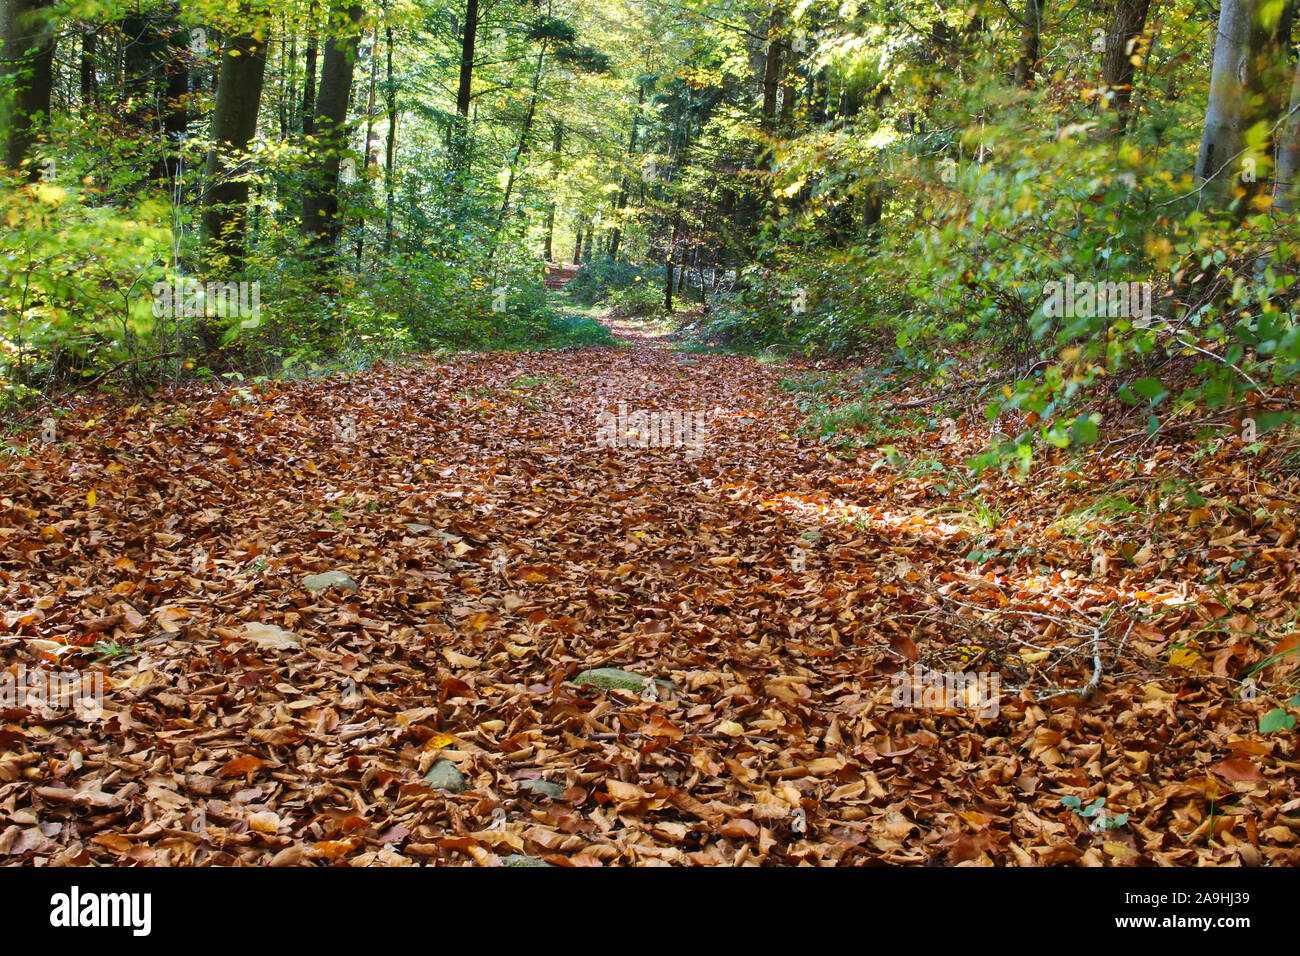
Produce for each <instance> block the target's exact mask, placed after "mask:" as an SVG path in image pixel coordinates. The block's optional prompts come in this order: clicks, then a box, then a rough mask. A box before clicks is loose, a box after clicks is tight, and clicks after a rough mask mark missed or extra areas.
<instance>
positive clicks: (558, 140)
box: [542, 120, 564, 262]
mask: <svg viewBox="0 0 1300 956" xmlns="http://www.w3.org/2000/svg"><path fill="white" fill-rule="evenodd" d="M554 125H555V138H554V139H553V140H552V141H551V176H552V177H553V178H554V177H558V176H559V174H560V152H561V151H562V150H563V149H564V124H563V123H562V122H560V121H559V120H556V121H555V124H554ZM554 246H555V200H554V199H552V200H551V203H550V205H549V206H547V207H546V245H545V247H544V248H543V250H542V258H543V259H545V260H546V261H547V262H553V261H554V260H553V259H552V258H551V256H552V253H553V251H554Z"/></svg>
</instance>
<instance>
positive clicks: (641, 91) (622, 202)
mask: <svg viewBox="0 0 1300 956" xmlns="http://www.w3.org/2000/svg"><path fill="white" fill-rule="evenodd" d="M644 108H645V84H644V83H638V84H637V88H636V113H634V114H633V116H632V132H631V134H630V135H629V136H628V140H627V155H628V159H629V160H631V159H635V158H636V134H637V126H638V124H639V123H640V122H641V111H642V110H643V109H644ZM627 189H628V178H627V176H626V175H624V176H623V179H622V181H621V182H620V184H619V189H618V197H617V198H616V199H615V200H614V228H613V230H611V232H610V236H609V259H610V261H611V262H613V261H614V260H615V259H617V258H618V247H619V244H620V243H621V242H622V241H623V230H622V229H620V228H619V218H618V217H619V216H620V215H622V210H623V208H624V207H625V206H627Z"/></svg>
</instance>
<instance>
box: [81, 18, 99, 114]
mask: <svg viewBox="0 0 1300 956" xmlns="http://www.w3.org/2000/svg"><path fill="white" fill-rule="evenodd" d="M98 46H99V31H98V30H87V31H86V32H84V33H83V34H81V105H82V106H83V107H87V106H94V105H95V104H96V103H97V102H98V101H99V78H98V77H97V76H96V75H95V58H96V53H97V49H98Z"/></svg>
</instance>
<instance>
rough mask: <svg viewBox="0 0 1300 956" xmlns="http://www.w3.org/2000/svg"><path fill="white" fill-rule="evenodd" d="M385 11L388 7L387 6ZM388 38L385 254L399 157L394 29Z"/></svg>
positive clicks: (390, 243) (390, 239) (389, 239)
mask: <svg viewBox="0 0 1300 956" xmlns="http://www.w3.org/2000/svg"><path fill="white" fill-rule="evenodd" d="M385 10H387V6H386V5H385ZM386 34H387V37H388V66H387V70H386V72H387V76H388V82H387V83H386V84H385V86H384V102H385V104H386V105H387V107H388V137H387V139H386V140H385V141H384V193H385V197H384V203H385V204H384V210H385V212H384V252H388V251H389V250H390V249H392V247H393V172H394V160H395V159H396V157H397V85H396V84H395V83H394V81H393V28H392V27H391V26H390V27H388V28H387V29H386Z"/></svg>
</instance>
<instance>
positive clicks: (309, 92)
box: [302, 0, 319, 136]
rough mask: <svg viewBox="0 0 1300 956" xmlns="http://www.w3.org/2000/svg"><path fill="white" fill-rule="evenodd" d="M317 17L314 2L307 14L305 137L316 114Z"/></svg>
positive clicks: (303, 101) (304, 90)
mask: <svg viewBox="0 0 1300 956" xmlns="http://www.w3.org/2000/svg"><path fill="white" fill-rule="evenodd" d="M316 16H317V6H316V2H315V0H312V4H311V6H310V8H309V10H308V14H307V17H308V25H307V65H306V73H307V75H306V76H304V77H303V81H302V131H303V135H305V136H310V135H311V134H312V126H313V124H314V122H315V113H316V59H317V57H318V56H319V47H318V45H317V42H316Z"/></svg>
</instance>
